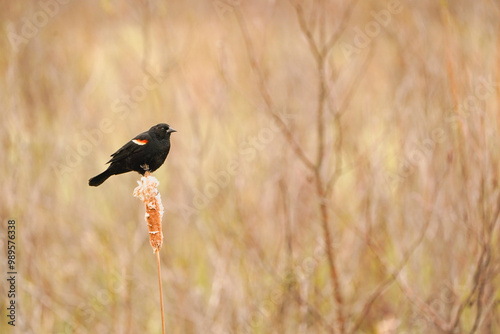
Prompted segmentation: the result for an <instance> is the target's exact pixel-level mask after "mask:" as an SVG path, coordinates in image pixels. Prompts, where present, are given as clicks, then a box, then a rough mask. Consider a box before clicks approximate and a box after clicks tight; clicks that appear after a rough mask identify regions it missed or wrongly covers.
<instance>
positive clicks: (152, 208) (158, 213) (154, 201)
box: [134, 172, 165, 334]
mask: <svg viewBox="0 0 500 334" xmlns="http://www.w3.org/2000/svg"><path fill="white" fill-rule="evenodd" d="M137 183H138V184H139V185H138V186H137V187H136V188H135V189H134V197H138V198H139V199H141V200H142V201H143V202H144V204H145V205H146V222H147V224H148V231H149V243H150V244H151V247H152V248H153V253H156V261H157V264H158V284H159V286H160V306H161V328H162V333H163V334H165V317H164V311H163V290H162V287H161V262H160V249H161V246H162V244H163V232H162V230H161V218H162V217H163V204H162V203H161V196H160V192H159V191H158V188H157V187H158V185H159V184H160V182H158V180H157V179H156V178H155V177H154V176H151V173H149V172H146V173H145V174H144V176H143V177H141V180H140V181H137Z"/></svg>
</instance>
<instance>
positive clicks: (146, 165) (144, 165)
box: [141, 164, 149, 172]
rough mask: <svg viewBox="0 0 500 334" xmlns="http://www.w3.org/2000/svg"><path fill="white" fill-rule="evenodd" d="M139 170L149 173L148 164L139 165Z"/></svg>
mask: <svg viewBox="0 0 500 334" xmlns="http://www.w3.org/2000/svg"><path fill="white" fill-rule="evenodd" d="M141 168H142V169H144V171H145V172H149V165H148V164H143V165H141Z"/></svg>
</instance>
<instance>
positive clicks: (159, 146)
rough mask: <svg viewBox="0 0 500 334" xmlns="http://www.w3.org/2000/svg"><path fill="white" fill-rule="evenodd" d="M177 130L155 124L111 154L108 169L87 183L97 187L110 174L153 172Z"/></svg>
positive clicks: (163, 159) (160, 162) (162, 158)
mask: <svg viewBox="0 0 500 334" xmlns="http://www.w3.org/2000/svg"><path fill="white" fill-rule="evenodd" d="M172 132H177V130H174V129H172V128H171V127H170V125H168V124H165V123H160V124H157V125H155V126H153V127H151V129H149V130H148V131H146V132H143V133H141V134H140V135H138V136H136V137H135V138H133V139H132V140H131V141H129V142H128V143H126V144H125V145H123V146H122V148H120V149H119V150H118V151H116V152H115V153H113V154H111V160H109V161H108V162H107V163H108V164H109V163H111V165H109V167H108V169H106V170H105V171H104V172H102V173H101V174H99V175H97V176H94V177H93V178H91V179H90V180H89V185H90V186H93V187H97V186H98V185H100V184H102V183H103V182H104V181H106V180H107V179H108V177H110V176H111V175H117V174H123V173H127V172H131V171H136V172H137V173H139V174H141V175H144V173H145V172H147V171H148V172H151V173H152V172H154V171H155V170H157V169H158V168H160V166H161V165H163V162H165V159H166V158H167V155H168V152H169V151H170V135H171V134H172Z"/></svg>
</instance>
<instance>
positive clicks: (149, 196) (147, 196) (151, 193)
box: [134, 172, 163, 253]
mask: <svg viewBox="0 0 500 334" xmlns="http://www.w3.org/2000/svg"><path fill="white" fill-rule="evenodd" d="M137 183H138V184H139V185H138V186H137V187H136V188H135V189H134V197H137V198H139V199H140V200H142V201H143V202H144V204H145V205H146V215H145V216H146V223H147V224H148V230H149V242H150V244H151V247H153V253H156V252H158V251H159V250H160V248H161V246H162V243H163V232H162V230H161V219H162V217H163V204H162V203H161V196H160V192H159V191H158V189H157V187H158V185H159V184H160V182H158V180H157V179H156V178H155V177H154V176H151V173H149V172H146V173H145V174H144V176H143V177H141V180H140V181H137Z"/></svg>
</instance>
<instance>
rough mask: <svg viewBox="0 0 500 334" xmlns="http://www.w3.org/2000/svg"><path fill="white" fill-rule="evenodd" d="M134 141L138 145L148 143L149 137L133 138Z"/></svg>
mask: <svg viewBox="0 0 500 334" xmlns="http://www.w3.org/2000/svg"><path fill="white" fill-rule="evenodd" d="M132 142H133V143H134V144H137V145H145V144H147V143H148V140H147V139H133V140H132Z"/></svg>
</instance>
